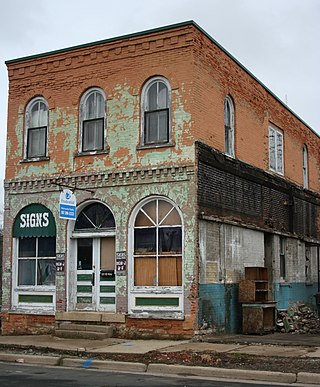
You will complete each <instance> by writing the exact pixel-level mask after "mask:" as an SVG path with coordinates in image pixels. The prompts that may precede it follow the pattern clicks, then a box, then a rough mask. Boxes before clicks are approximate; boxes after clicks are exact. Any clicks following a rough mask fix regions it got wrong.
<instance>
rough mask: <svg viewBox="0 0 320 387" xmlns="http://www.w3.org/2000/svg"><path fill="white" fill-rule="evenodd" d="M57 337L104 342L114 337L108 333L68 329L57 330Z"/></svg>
mask: <svg viewBox="0 0 320 387" xmlns="http://www.w3.org/2000/svg"><path fill="white" fill-rule="evenodd" d="M55 335H56V336H57V337H61V338H64V339H87V340H103V339H108V338H110V337H112V335H110V334H108V333H101V332H92V331H79V330H68V329H56V330H55Z"/></svg>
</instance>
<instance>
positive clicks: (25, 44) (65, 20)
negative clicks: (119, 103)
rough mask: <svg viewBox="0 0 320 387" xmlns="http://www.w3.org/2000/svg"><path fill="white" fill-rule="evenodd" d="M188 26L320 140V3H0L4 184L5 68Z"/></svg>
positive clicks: (169, 0) (5, 0)
mask: <svg viewBox="0 0 320 387" xmlns="http://www.w3.org/2000/svg"><path fill="white" fill-rule="evenodd" d="M186 20H194V21H195V22H196V23H197V24H199V25H200V27H202V28H203V29H204V30H205V31H206V32H207V33H208V34H209V35H210V36H211V37H213V38H214V39H215V40H216V41H218V42H219V43H220V44H221V45H222V46H223V47H224V48H225V49H226V50H228V51H229V52H230V53H231V54H232V55H233V56H234V57H235V58H236V59H237V60H238V61H239V62H240V63H242V65H243V66H245V67H246V68H247V69H248V70H249V71H251V73H253V74H254V75H255V76H256V77H257V78H258V79H259V80H260V81H261V82H262V83H263V84H264V85H266V86H267V87H268V88H269V89H270V90H272V91H273V93H274V94H276V95H277V96H278V97H279V98H280V99H281V100H282V101H284V102H286V101H287V104H288V106H289V107H290V109H291V110H293V111H294V112H295V113H296V114H297V115H298V116H299V117H301V118H302V119H303V120H304V121H305V122H306V123H307V124H308V125H309V126H311V128H313V130H314V131H316V132H317V133H319V134H320V92H319V87H320V43H319V42H320V22H319V20H320V0H162V1H151V0H118V1H110V0H109V1H108V0H89V1H88V0H86V1H84V0H32V1H26V0H1V2H0V144H1V151H0V179H1V182H3V179H4V164H5V151H4V149H5V137H6V123H7V117H6V116H7V89H8V80H7V69H6V66H5V64H4V61H5V60H9V59H15V58H20V57H24V56H28V55H34V54H38V53H41V52H47V51H52V50H56V49H60V48H65V47H69V46H74V45H78V44H83V43H88V42H93V41H96V40H102V39H107V38H111V37H115V36H120V35H125V34H129V33H133V32H138V31H143V30H146V29H150V28H156V27H161V26H164V25H168V24H174V23H178V22H182V21H186ZM2 185H3V184H1V188H0V206H1V205H2V203H3V190H2ZM0 208H1V207H0Z"/></svg>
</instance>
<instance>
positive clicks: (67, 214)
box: [59, 189, 77, 220]
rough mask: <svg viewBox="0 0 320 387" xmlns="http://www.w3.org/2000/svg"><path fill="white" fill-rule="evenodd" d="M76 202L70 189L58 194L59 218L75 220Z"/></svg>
mask: <svg viewBox="0 0 320 387" xmlns="http://www.w3.org/2000/svg"><path fill="white" fill-rule="evenodd" d="M76 208H77V200H76V197H75V195H74V193H73V192H72V191H70V189H64V190H63V191H62V192H61V193H60V211H59V216H60V218H61V219H71V220H75V219H76Z"/></svg>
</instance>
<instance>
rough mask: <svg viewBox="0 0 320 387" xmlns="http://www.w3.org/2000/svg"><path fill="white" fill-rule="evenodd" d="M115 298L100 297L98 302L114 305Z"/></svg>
mask: <svg viewBox="0 0 320 387" xmlns="http://www.w3.org/2000/svg"><path fill="white" fill-rule="evenodd" d="M115 303H116V299H115V298H114V297H100V304H103V305H115Z"/></svg>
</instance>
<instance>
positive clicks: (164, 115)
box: [140, 76, 174, 148]
mask: <svg viewBox="0 0 320 387" xmlns="http://www.w3.org/2000/svg"><path fill="white" fill-rule="evenodd" d="M160 84H163V85H164V86H165V88H166V97H165V99H166V104H165V106H164V105H163V100H162V101H160V100H161V97H162V99H163V94H162V96H161V94H160V92H159V85H160ZM154 85H157V86H156V87H157V93H156V105H157V106H153V107H151V106H150V100H149V96H150V94H149V93H151V92H152V87H153V86H154ZM153 102H155V101H153ZM171 120H172V89H171V86H170V83H169V81H168V80H167V79H166V78H165V77H162V76H155V77H152V78H150V79H149V80H148V81H147V82H146V83H145V84H144V86H143V88H142V92H141V129H140V146H141V147H143V148H155V147H166V146H173V145H174V144H173V141H172V122H171ZM155 121H156V122H157V126H156V128H155V130H153V133H152V132H151V129H152V128H151V127H150V125H151V122H155ZM160 123H161V124H160Z"/></svg>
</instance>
